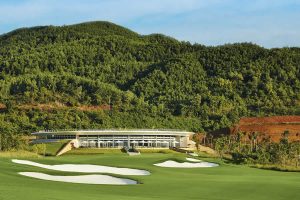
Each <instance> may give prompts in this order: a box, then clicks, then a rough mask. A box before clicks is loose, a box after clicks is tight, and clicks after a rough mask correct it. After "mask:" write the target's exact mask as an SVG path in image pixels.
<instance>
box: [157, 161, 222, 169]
mask: <svg viewBox="0 0 300 200" xmlns="http://www.w3.org/2000/svg"><path fill="white" fill-rule="evenodd" d="M154 165H155V166H158V167H174V168H201V167H217V166H219V165H218V164H215V163H209V162H202V161H200V160H199V161H197V162H194V163H190V162H183V163H180V162H176V161H173V160H168V161H165V162H162V163H157V164H154Z"/></svg>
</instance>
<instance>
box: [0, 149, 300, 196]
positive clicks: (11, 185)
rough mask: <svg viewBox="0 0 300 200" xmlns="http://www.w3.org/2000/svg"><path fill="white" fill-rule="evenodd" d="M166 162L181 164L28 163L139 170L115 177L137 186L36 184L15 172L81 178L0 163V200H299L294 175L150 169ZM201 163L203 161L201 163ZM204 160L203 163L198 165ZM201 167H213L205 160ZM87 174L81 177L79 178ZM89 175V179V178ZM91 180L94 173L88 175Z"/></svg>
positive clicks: (147, 160)
mask: <svg viewBox="0 0 300 200" xmlns="http://www.w3.org/2000/svg"><path fill="white" fill-rule="evenodd" d="M169 159H173V160H177V161H186V155H185V154H180V153H143V154H142V155H140V156H132V157H130V156H128V155H127V154H124V153H115V152H114V153H107V154H93V155H86V154H85V155H72V154H67V155H64V156H61V157H46V158H33V159H30V158H28V160H31V161H35V162H39V163H43V164H50V165H53V164H96V165H107V166H115V167H128V168H136V169H145V170H148V171H150V172H151V175H148V176H132V175H126V176H124V175H118V177H122V178H130V179H133V180H137V181H138V182H139V183H140V184H137V185H122V186H113V185H86V184H78V183H62V182H54V181H45V180H38V179H34V178H30V177H25V176H21V175H19V174H18V172H42V173H47V174H51V175H82V174H83V173H73V172H72V173H70V172H61V171H53V170H49V169H43V168H38V167H34V166H28V165H20V164H16V163H12V162H11V159H10V158H0V180H1V181H0V200H15V199H23V200H40V199H44V200H47V199H49V200H50V199H51V200H54V199H57V200H60V199H63V200H67V199H70V200H71V199H72V200H74V199H85V200H95V199H120V200H127V199H137V200H143V199H163V200H167V199H173V200H174V199H178V200H179V199H180V200H182V199H205V200H210V199H215V200H220V199H228V200H232V199H239V200H241V199H249V200H250V199H266V200H267V199H273V200H276V199H290V200H292V199H299V198H300V173H296V172H278V171H269V170H262V169H254V168H249V167H246V166H238V165H230V164H222V163H221V165H220V166H219V167H213V168H191V169H177V168H163V167H157V166H154V165H153V164H155V163H159V162H163V161H166V160H169ZM201 159H203V158H201ZM204 160H205V159H204ZM207 161H212V162H218V160H213V159H208V160H207ZM85 174H87V173H85ZM90 174H91V173H90ZM93 174H96V173H93Z"/></svg>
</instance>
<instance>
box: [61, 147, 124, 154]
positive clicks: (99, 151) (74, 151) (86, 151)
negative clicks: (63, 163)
mask: <svg viewBox="0 0 300 200" xmlns="http://www.w3.org/2000/svg"><path fill="white" fill-rule="evenodd" d="M118 153H122V150H121V149H97V148H94V149H92V148H78V149H72V150H71V151H68V152H66V153H65V154H67V155H88V154H118Z"/></svg>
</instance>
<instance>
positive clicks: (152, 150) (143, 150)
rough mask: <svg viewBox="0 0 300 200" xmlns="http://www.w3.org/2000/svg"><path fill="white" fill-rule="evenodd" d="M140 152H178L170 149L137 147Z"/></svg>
mask: <svg viewBox="0 0 300 200" xmlns="http://www.w3.org/2000/svg"><path fill="white" fill-rule="evenodd" d="M137 150H138V151H139V152H141V153H178V152H176V151H173V150H170V149H146V148H138V149H137Z"/></svg>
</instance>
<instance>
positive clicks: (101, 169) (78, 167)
mask: <svg viewBox="0 0 300 200" xmlns="http://www.w3.org/2000/svg"><path fill="white" fill-rule="evenodd" d="M12 162H14V163H18V164H24V165H31V166H35V167H41V168H44V169H51V170H56V171H64V172H83V173H112V174H120V175H150V172H148V171H146V170H140V169H130V168H119V167H108V166H102V165H88V164H62V165H45V164H40V163H37V162H32V161H29V160H17V159H13V160H12Z"/></svg>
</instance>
